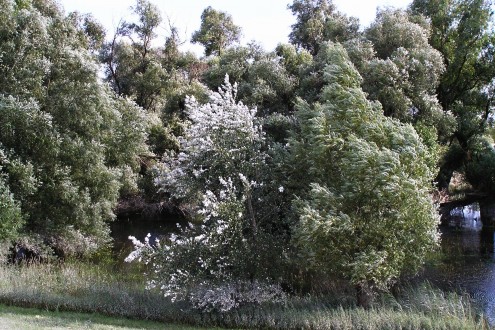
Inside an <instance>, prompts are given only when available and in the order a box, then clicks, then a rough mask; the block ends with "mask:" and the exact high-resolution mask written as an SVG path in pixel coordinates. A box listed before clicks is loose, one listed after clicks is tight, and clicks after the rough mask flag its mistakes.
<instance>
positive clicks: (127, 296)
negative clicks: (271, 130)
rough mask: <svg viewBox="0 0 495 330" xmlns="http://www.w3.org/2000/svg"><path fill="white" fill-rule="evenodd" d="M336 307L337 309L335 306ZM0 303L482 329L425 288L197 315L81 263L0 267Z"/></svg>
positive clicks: (316, 324) (238, 322)
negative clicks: (366, 303) (366, 300)
mask: <svg viewBox="0 0 495 330" xmlns="http://www.w3.org/2000/svg"><path fill="white" fill-rule="evenodd" d="M338 301H340V302H342V303H340V304H339V303H338ZM0 302H1V303H3V304H7V305H15V306H20V307H31V308H33V307H36V308H41V309H43V310H50V311H70V312H84V313H101V314H104V315H107V316H113V317H120V318H129V319H134V320H154V321H159V322H163V323H164V324H189V325H193V326H201V327H212V326H220V327H226V328H267V329H327V328H331V329H397V328H400V329H483V328H488V326H487V323H486V322H485V320H484V318H483V316H482V315H481V314H479V312H478V311H477V310H476V309H475V308H474V307H473V306H474V305H473V304H472V303H471V301H470V299H469V297H467V296H465V295H458V294H456V293H446V292H442V291H440V290H439V289H435V288H432V287H431V286H429V285H419V286H417V287H411V288H407V289H404V290H403V293H402V294H401V296H400V297H399V298H398V299H396V298H394V297H392V296H389V295H383V296H381V297H379V298H378V299H377V303H376V305H375V306H374V307H373V308H372V309H370V310H364V309H362V308H357V307H355V306H354V304H353V302H352V297H349V296H347V297H335V296H333V297H304V298H295V297H294V298H290V299H289V300H288V302H287V303H286V304H285V305H283V306H281V305H264V306H261V307H260V306H257V307H253V306H251V307H249V306H246V307H244V308H241V309H239V310H236V311H233V312H230V313H223V314H216V313H200V312H199V311H197V310H194V309H192V308H190V307H189V306H187V305H186V304H177V303H175V304H174V303H172V302H171V301H170V300H169V299H167V298H164V297H162V296H161V295H160V294H159V293H156V292H150V291H146V290H145V289H144V283H143V281H142V278H141V276H140V275H139V274H138V272H136V270H135V269H127V270H126V269H124V270H123V271H119V272H116V271H111V269H109V268H107V266H98V265H91V264H82V263H66V264H60V265H47V264H41V265H31V266H29V267H27V266H26V267H19V266H0Z"/></svg>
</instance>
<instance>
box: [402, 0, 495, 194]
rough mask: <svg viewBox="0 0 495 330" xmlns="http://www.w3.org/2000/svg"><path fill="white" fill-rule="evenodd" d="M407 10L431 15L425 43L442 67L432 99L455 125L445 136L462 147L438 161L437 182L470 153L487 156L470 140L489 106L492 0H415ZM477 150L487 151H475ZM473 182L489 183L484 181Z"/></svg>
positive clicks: (466, 162)
mask: <svg viewBox="0 0 495 330" xmlns="http://www.w3.org/2000/svg"><path fill="white" fill-rule="evenodd" d="M411 11H412V12H413V13H414V14H421V15H424V16H425V17H427V18H428V19H429V20H430V21H431V35H430V38H429V43H430V44H431V46H433V47H434V48H435V49H437V50H438V51H439V52H440V53H441V54H442V56H443V58H444V63H445V73H444V74H443V75H442V77H441V79H440V84H439V86H438V88H437V95H438V100H439V103H440V104H441V105H442V108H443V110H444V111H446V112H451V113H452V114H453V115H454V116H455V119H456V122H457V125H456V126H457V127H456V129H455V131H454V132H453V133H452V134H451V140H454V139H455V140H456V141H457V144H458V146H460V148H461V150H462V152H463V155H462V159H461V161H460V162H456V163H449V162H448V160H447V159H445V160H444V162H443V166H442V170H441V176H439V178H438V181H439V185H440V186H441V187H446V186H447V185H448V183H449V181H450V176H449V175H450V174H451V173H452V170H451V169H452V168H454V167H455V169H456V170H458V171H462V168H461V167H462V166H467V167H470V168H473V167H477V165H476V164H470V162H471V160H472V158H470V155H471V154H473V153H476V154H478V158H480V157H481V158H484V159H489V158H491V150H489V149H488V148H481V149H480V148H478V145H479V144H478V143H477V142H474V143H473V142H472V141H473V140H474V141H479V140H480V138H481V136H482V135H483V134H484V132H485V130H486V128H487V123H488V120H489V119H490V117H491V116H492V112H493V99H494V90H493V88H492V86H493V77H494V76H495V65H494V59H495V57H494V54H495V53H494V51H495V49H494V47H493V45H494V41H495V32H494V30H493V13H492V4H491V2H490V1H485V0H475V1H468V0H458V1H444V0H439V1H429V0H415V1H413V3H412V4H411ZM472 147H473V148H474V149H471V148H472ZM481 150H484V151H483V152H486V153H487V154H486V155H484V156H480V155H479V154H480V152H481ZM470 177H472V178H474V177H473V176H472V175H470ZM477 181H478V180H477ZM477 188H483V189H489V190H490V189H492V188H489V187H488V186H486V185H480V186H479V187H477Z"/></svg>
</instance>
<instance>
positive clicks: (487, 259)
mask: <svg viewBox="0 0 495 330" xmlns="http://www.w3.org/2000/svg"><path fill="white" fill-rule="evenodd" d="M447 223H448V225H447V226H443V227H441V232H442V244H441V257H440V261H439V262H438V263H436V264H435V265H432V266H429V267H427V269H426V271H425V274H424V275H425V276H426V279H428V280H430V281H431V282H433V283H434V284H436V285H437V286H439V287H441V288H445V289H456V290H461V291H465V292H468V293H469V294H470V295H471V296H472V297H473V298H474V299H475V301H476V302H477V303H480V305H481V306H483V310H484V313H485V315H486V316H487V318H488V319H489V321H490V323H492V324H493V323H495V260H494V229H493V228H490V227H484V226H483V224H482V222H481V220H480V206H479V204H478V203H475V204H472V205H468V206H465V207H459V208H455V209H453V210H452V211H451V212H450V217H449V219H448V222H447Z"/></svg>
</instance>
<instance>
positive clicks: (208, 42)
mask: <svg viewBox="0 0 495 330" xmlns="http://www.w3.org/2000/svg"><path fill="white" fill-rule="evenodd" d="M240 37H241V28H240V27H238V26H237V25H235V24H234V22H233V20H232V16H230V15H229V14H227V13H225V12H222V11H217V10H215V9H213V8H212V7H210V6H209V7H207V8H206V9H205V10H204V11H203V13H202V14H201V26H200V28H199V30H198V31H195V32H194V33H193V35H192V39H191V42H192V43H200V44H202V45H203V46H204V47H205V55H206V56H210V55H212V54H213V55H222V53H223V51H224V50H225V48H226V47H227V46H229V45H230V44H232V43H234V42H238V41H239V39H240Z"/></svg>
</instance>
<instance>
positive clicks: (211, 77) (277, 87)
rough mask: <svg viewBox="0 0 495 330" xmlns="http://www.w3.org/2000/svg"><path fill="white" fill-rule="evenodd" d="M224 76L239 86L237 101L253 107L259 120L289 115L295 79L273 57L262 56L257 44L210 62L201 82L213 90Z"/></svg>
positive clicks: (237, 48)
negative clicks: (272, 115)
mask: <svg viewBox="0 0 495 330" xmlns="http://www.w3.org/2000/svg"><path fill="white" fill-rule="evenodd" d="M226 74H228V75H229V77H230V79H231V80H232V81H236V82H237V83H238V94H237V97H238V98H239V100H241V101H242V102H243V103H244V104H246V105H249V106H256V107H257V109H258V115H259V116H266V115H268V114H271V113H283V114H288V113H291V112H292V108H293V103H294V101H295V100H294V91H295V88H296V84H297V77H295V76H293V75H291V74H290V73H289V72H288V71H287V69H286V67H285V65H284V63H283V61H282V60H281V59H280V58H278V57H277V55H276V54H275V53H273V52H265V51H263V49H261V47H260V46H258V45H256V44H250V45H249V46H248V47H232V48H230V49H228V50H226V51H225V52H224V53H223V54H222V56H220V57H219V58H216V59H215V60H212V61H210V67H209V68H208V70H207V71H206V72H205V73H204V75H203V81H204V82H205V83H206V84H207V85H208V87H210V88H211V89H212V90H216V89H217V88H218V87H220V86H221V84H222V82H223V79H224V77H225V75H226Z"/></svg>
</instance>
